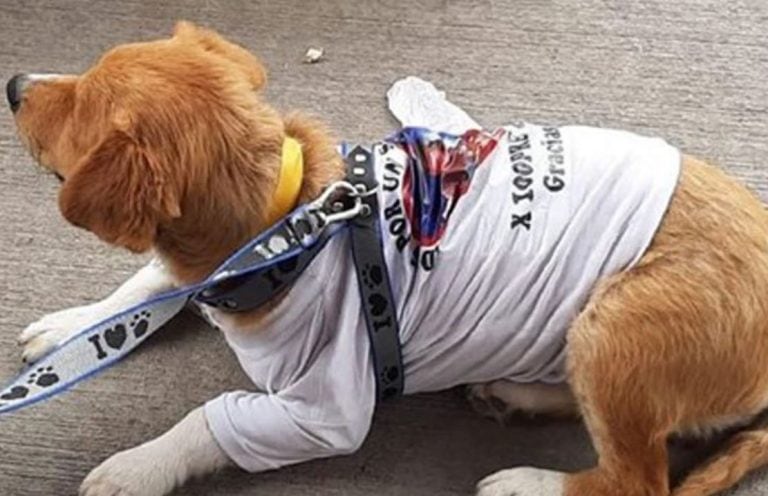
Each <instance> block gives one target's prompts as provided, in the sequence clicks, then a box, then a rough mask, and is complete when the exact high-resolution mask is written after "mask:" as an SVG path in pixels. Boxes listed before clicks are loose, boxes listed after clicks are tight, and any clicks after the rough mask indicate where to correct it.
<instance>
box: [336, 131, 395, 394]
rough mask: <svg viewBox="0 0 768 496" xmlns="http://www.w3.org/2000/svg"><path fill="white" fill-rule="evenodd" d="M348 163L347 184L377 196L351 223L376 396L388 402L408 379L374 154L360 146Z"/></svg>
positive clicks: (370, 198) (366, 200)
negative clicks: (381, 219)
mask: <svg viewBox="0 0 768 496" xmlns="http://www.w3.org/2000/svg"><path fill="white" fill-rule="evenodd" d="M346 163H347V180H348V181H349V182H351V183H352V184H353V185H354V186H355V187H356V188H357V189H358V190H360V191H361V192H373V194H367V195H365V196H364V197H363V198H362V200H363V203H364V205H366V206H367V207H368V208H366V209H364V210H363V213H362V214H361V215H358V216H357V217H355V218H354V219H352V221H351V222H350V223H351V226H352V229H351V230H350V236H351V238H352V256H353V257H354V260H355V269H356V271H357V282H358V285H359V287H360V300H361V306H362V308H363V314H364V315H365V323H366V327H367V328H368V337H369V338H370V340H371V353H372V354H373V367H374V372H375V373H376V395H377V398H378V399H379V400H385V399H388V398H392V397H394V396H398V395H400V394H402V393H403V384H404V379H405V377H404V373H403V359H402V355H401V350H400V326H399V325H398V322H397V313H396V311H397V308H396V307H395V305H394V298H393V297H392V287H391V285H390V281H389V273H388V271H387V265H386V261H385V260H384V250H383V247H382V239H381V226H380V224H379V204H378V203H379V202H378V200H377V197H376V194H375V191H376V187H377V182H376V176H375V171H374V168H373V153H372V151H371V150H367V149H365V148H363V147H361V146H356V147H355V148H353V149H352V151H350V152H349V153H348V154H347V157H346Z"/></svg>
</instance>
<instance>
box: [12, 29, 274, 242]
mask: <svg viewBox="0 0 768 496" xmlns="http://www.w3.org/2000/svg"><path fill="white" fill-rule="evenodd" d="M265 80H266V75H265V71H264V69H263V67H262V65H261V64H260V62H259V61H258V60H257V59H256V58H255V57H254V56H253V55H251V54H250V53H248V52H247V51H246V50H244V49H243V48H241V47H239V46H237V45H235V44H233V43H230V42H228V41H226V40H224V39H223V38H221V37H220V36H219V35H217V34H216V33H214V32H212V31H209V30H206V29H202V28H199V27H196V26H194V25H192V24H190V23H187V22H180V23H179V24H177V26H176V28H175V30H174V33H173V36H172V37H170V38H168V39H162V40H157V41H151V42H146V43H135V44H127V45H122V46H119V47H117V48H114V49H113V50H111V51H109V52H108V53H107V54H106V55H104V56H103V57H102V58H101V59H100V60H99V61H98V62H97V63H96V64H95V65H94V66H93V67H92V68H91V69H89V70H88V71H86V72H85V73H83V74H81V75H35V74H28V75H19V76H15V77H14V78H12V79H11V80H10V81H9V82H8V86H7V93H8V101H9V104H10V106H11V109H12V110H13V112H14V115H15V119H16V123H17V126H18V129H19V133H20V135H21V137H22V140H23V141H24V143H25V144H26V146H27V147H28V148H29V150H30V151H31V153H32V154H33V156H34V157H35V158H36V159H37V161H38V162H39V163H40V164H42V165H43V166H44V167H45V168H46V169H48V170H50V171H52V172H53V173H54V174H55V175H56V176H57V177H59V178H60V179H61V181H62V187H61V191H60V195H59V205H60V208H61V211H62V213H63V215H64V217H65V218H66V219H67V220H69V221H70V222H71V223H73V224H75V225H78V226H81V227H84V228H86V229H88V230H90V231H92V232H94V233H95V234H97V235H98V236H99V237H100V238H102V239H104V240H106V241H108V242H111V243H114V244H117V245H121V246H124V247H127V248H129V249H131V250H133V251H144V250H147V249H149V248H150V247H151V246H152V245H153V243H154V241H155V238H156V237H157V236H158V233H159V232H160V231H161V230H162V229H163V227H164V226H167V225H170V224H171V223H174V222H177V221H180V218H181V217H182V216H187V217H188V218H187V220H186V221H187V222H196V221H199V219H194V218H189V216H190V215H191V214H190V212H192V213H194V212H195V211H197V212H200V211H201V210H204V209H206V208H207V209H208V210H209V211H210V210H211V209H213V208H214V207H213V206H212V205H210V204H207V206H206V205H204V204H205V201H206V200H205V199H204V198H202V195H203V194H208V195H209V196H210V195H213V194H216V193H215V192H210V188H212V187H213V188H215V187H216V184H215V181H213V179H212V178H213V177H217V178H227V177H230V178H231V174H229V171H228V170H227V167H228V166H229V165H231V164H232V163H235V162H241V163H242V162H246V161H248V162H249V163H253V162H254V160H253V157H243V156H242V155H243V154H254V153H259V150H263V153H265V154H271V155H274V154H275V153H278V152H279V150H280V144H281V143H282V140H283V127H282V126H283V125H282V122H281V121H280V119H279V117H278V116H277V115H276V114H275V112H274V111H272V110H271V109H270V108H269V107H267V106H266V105H264V104H263V103H262V102H261V100H260V98H259V96H258V90H260V89H261V88H262V87H263V86H264V84H265ZM254 140H258V144H257V145H254ZM275 150H277V152H276V151H275ZM272 158H274V157H272ZM246 159H250V160H246ZM254 174H256V175H257V176H258V174H262V179H264V180H265V181H267V182H268V181H269V180H270V176H269V174H270V171H255V172H254ZM234 182H235V181H233V183H234ZM249 186H253V185H238V184H229V185H224V186H222V185H221V184H219V187H220V188H222V189H230V188H231V189H233V190H236V189H237V188H238V187H240V188H245V187H249ZM204 191H206V193H204ZM219 193H220V194H234V193H233V192H232V191H226V192H219ZM211 215H214V214H211V213H210V212H209V216H211ZM218 215H221V213H219V214H218Z"/></svg>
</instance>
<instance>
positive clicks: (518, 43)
mask: <svg viewBox="0 0 768 496" xmlns="http://www.w3.org/2000/svg"><path fill="white" fill-rule="evenodd" d="M183 18H185V19H191V20H195V21H199V22H201V23H204V24H206V25H208V26H211V27H213V28H216V29H218V30H220V31H221V32H222V33H225V34H226V35H227V36H229V37H231V38H233V39H235V40H237V41H239V42H241V43H242V44H244V45H245V46H247V47H249V48H251V49H252V50H254V51H256V52H257V53H258V54H259V55H261V56H262V57H263V59H264V61H265V62H266V63H267V64H268V66H269V68H270V71H271V72H270V75H271V81H270V86H269V90H268V96H269V98H270V99H271V100H272V101H273V102H274V103H276V104H277V105H278V106H280V107H281V108H289V107H299V108H304V109H308V110H312V111H314V112H316V113H318V114H320V115H322V116H323V117H324V118H325V119H326V120H327V121H328V122H329V123H330V125H331V126H333V127H334V128H335V129H337V130H338V132H339V134H340V135H341V136H344V137H346V138H349V139H355V138H357V139H373V138H377V137H380V136H382V135H383V134H384V133H386V132H387V131H389V130H390V129H391V128H392V127H393V126H394V121H393V120H392V119H391V118H390V117H389V115H388V114H387V111H386V108H385V101H384V94H385V91H386V90H387V88H388V87H389V85H390V83H391V82H392V81H394V80H395V79H397V78H399V77H402V76H405V75H409V74H415V75H419V76H421V77H424V78H426V79H430V80H433V81H434V82H435V83H436V84H437V85H438V86H439V87H442V88H443V89H445V90H446V91H447V92H448V93H449V96H450V97H451V98H452V99H453V100H454V101H456V102H457V103H459V104H460V105H461V106H463V107H464V108H466V109H467V110H468V111H469V112H470V113H471V114H472V115H474V116H476V117H477V118H478V119H479V120H480V122H483V123H485V124H487V125H495V124H501V123H504V122H507V121H508V120H510V119H513V118H516V119H529V120H533V121H537V122H550V123H584V124H593V125H602V126H613V127H621V128H628V129H632V130H635V131H639V132H642V133H648V134H657V135H662V136H665V137H667V138H668V139H669V140H670V141H671V142H672V143H674V144H676V145H678V146H680V147H681V148H683V149H684V150H686V151H687V152H689V153H693V154H697V155H699V156H702V157H705V158H708V159H710V160H712V161H714V162H716V163H719V164H722V165H723V167H725V168H727V169H728V170H730V171H731V172H732V173H733V174H734V175H736V176H738V177H739V178H741V179H742V180H744V181H746V182H747V183H749V184H750V185H751V186H752V187H753V188H755V189H756V190H758V191H759V193H760V194H761V196H762V197H763V199H768V170H767V169H766V168H765V166H764V162H763V161H764V157H765V156H766V155H768V126H766V121H767V120H768V113H767V111H768V108H767V105H768V103H767V102H768V89H766V88H767V86H766V79H767V78H768V30H766V29H765V28H766V21H767V20H768V3H766V2H764V1H762V0H760V1H759V0H732V1H729V2H721V1H718V0H676V1H675V2H670V1H667V0H637V1H633V2H630V1H625V0H548V1H545V0H514V1H512V0H510V1H506V2H504V1H490V0H468V1H462V2H460V1H451V0H428V1H422V2H409V1H404V0H403V1H398V0H387V1H373V0H356V1H353V0H335V1H318V2H302V1H300V0H287V1H280V2H274V1H272V2H270V1H267V0H259V1H244V0H243V1H224V0H199V1H193V2H186V1H182V0H165V1H163V2H158V1H148V0H123V1H120V2H112V1H109V0H68V1H54V0H36V1H25V2H19V1H15V0H14V1H12V0H2V1H0V41H2V43H1V44H0V77H2V78H3V79H6V78H8V77H10V76H11V75H12V74H13V73H15V72H17V71H27V72H34V71H56V72H78V71H82V70H83V69H85V68H86V67H88V66H89V64H90V63H91V62H93V61H94V59H95V58H96V57H98V56H99V55H100V54H101V53H102V52H103V51H104V50H106V49H107V48H109V47H110V46H112V45H114V44H117V43H123V42H128V41H135V40H139V39H148V38H155V37H160V36H167V35H168V34H169V33H170V31H171V28H172V25H173V22H174V20H176V19H183ZM310 46H320V47H323V48H325V50H326V54H327V56H326V58H325V60H324V61H323V62H321V63H320V64H317V65H311V66H310V65H304V64H302V63H301V60H302V56H303V54H304V52H305V50H306V49H307V48H308V47H310ZM56 189H57V184H56V182H55V180H53V179H51V178H50V177H49V176H45V175H42V174H40V173H39V171H38V170H37V168H36V167H35V165H34V164H33V162H32V160H31V159H30V158H29V157H28V156H27V154H26V153H25V152H24V150H22V147H21V145H20V144H19V142H18V140H17V139H16V137H15V133H14V129H13V123H12V119H11V115H10V112H9V111H7V110H5V109H4V108H0V254H1V255H0V295H2V298H0V377H10V376H11V375H12V374H13V373H14V372H15V371H17V369H18V368H19V366H20V361H19V349H18V348H17V347H16V344H15V339H16V335H17V333H18V332H19V331H20V330H21V329H22V328H23V327H24V326H25V325H26V324H27V323H29V322H31V321H33V320H35V319H36V318H38V317H40V316H41V315H43V314H44V313H47V312H50V311H53V310H57V309H60V308H63V307H67V306H71V305H77V304H82V303H85V302H89V301H92V300H94V299H96V298H99V297H100V296H102V295H104V294H105V293H107V292H108V291H109V290H110V289H111V288H112V287H114V286H115V285H117V284H118V283H119V282H120V281H121V280H122V279H124V278H125V277H126V276H128V275H129V274H130V273H131V271H132V270H134V269H135V268H137V267H138V266H139V265H140V264H141V263H142V259H140V258H137V257H134V256H131V255H129V254H128V253H125V252H122V251H116V250H113V249H110V248H108V247H106V246H103V245H102V244H100V243H99V242H97V241H96V240H95V239H94V238H93V237H92V236H91V235H89V234H88V233H85V232H81V231H78V230H76V229H74V228H72V227H70V226H67V225H66V224H65V223H64V222H63V221H62V219H61V218H60V216H59V214H58V212H57V205H56ZM767 366H768V365H767ZM237 387H246V388H247V387H248V382H247V381H246V380H245V379H244V376H243V375H242V374H241V372H240V371H239V368H238V366H237V364H236V363H235V360H234V358H233V356H232V355H231V353H230V352H229V351H228V349H227V348H226V346H225V345H224V343H223V340H222V339H221V338H220V336H218V335H217V333H216V332H214V331H212V330H211V329H209V328H208V327H207V326H205V325H204V324H203V323H202V322H200V321H198V320H197V319H196V318H195V317H193V316H190V315H185V316H181V317H179V318H178V319H177V320H175V321H174V322H172V323H171V324H170V326H169V327H168V328H167V329H166V330H164V331H163V332H161V333H160V335H158V336H157V337H155V338H153V339H152V340H151V341H150V342H149V343H148V344H147V345H146V346H145V347H144V348H143V349H141V350H140V351H139V352H137V353H136V354H135V355H134V356H131V357H130V358H128V359H127V360H126V361H125V362H124V363H122V364H121V365H119V366H117V367H116V368H113V369H111V370H109V371H107V372H106V373H104V374H103V375H101V376H99V377H97V378H94V379H92V380H91V381H89V382H87V383H86V384H83V385H82V386H80V387H78V388H77V389H75V390H74V391H72V392H70V393H68V394H66V395H63V396H61V397H60V398H56V399H53V400H51V401H49V402H47V403H45V404H43V405H39V406H36V407H34V408H31V409H29V410H28V411H23V412H20V413H17V414H14V415H11V416H8V417H7V418H2V419H0V495H1V496H17V495H24V496H38V495H39V496H52V495H56V496H59V495H70V494H74V493H75V491H76V488H77V486H78V483H79V481H80V480H81V479H82V478H83V477H84V476H85V475H86V473H87V472H88V471H89V470H90V469H91V468H92V467H94V466H95V465H96V464H98V463H99V462H100V461H101V460H103V459H104V458H105V457H107V456H108V455H110V454H111V453H113V452H115V451H117V450H120V449H124V448H127V447H130V446H133V445H135V444H137V443H141V442H143V441H145V440H147V439H150V438H152V437H154V436H157V435H158V434H160V433H162V432H163V431H164V430H166V429H167V428H169V427H170V426H171V425H173V424H174V423H175V422H176V421H177V420H178V419H180V418H181V417H182V416H183V415H184V413H185V412H187V411H188V410H190V409H192V408H194V407H195V406H197V405H199V404H201V403H202V402H204V401H206V400H207V399H209V398H212V397H213V396H215V395H217V394H218V393H220V392H223V391H225V390H228V389H233V388H237ZM710 448H711V446H710V447H704V446H694V447H687V448H682V449H676V450H675V460H676V466H678V467H685V466H688V465H689V464H690V460H692V459H695V458H697V457H700V456H703V455H704V454H706V452H707V450H708V449H710ZM593 460H594V455H593V452H592V449H591V448H590V444H589V440H588V438H587V436H586V434H585V432H584V430H583V429H582V427H580V426H579V424H578V423H572V422H531V421H525V420H521V421H519V422H516V423H514V424H513V425H511V426H509V427H506V428H503V427H500V426H497V425H495V424H493V423H491V422H489V421H486V420H483V419H481V418H478V417H477V416H476V415H475V414H474V413H473V412H471V411H470V409H469V408H468V406H467V405H466V404H465V403H464V401H463V400H462V398H461V394H460V393H459V392H448V393H444V394H437V395H425V396H420V397H414V398H408V399H405V400H402V401H399V402H396V403H394V404H391V405H386V406H383V407H381V408H380V410H379V411H378V412H377V414H376V420H375V423H374V427H373V430H372V432H371V434H370V437H369V439H368V441H367V442H366V443H365V445H364V447H363V449H362V450H361V451H360V452H359V453H357V454H355V455H353V456H349V457H346V458H338V459H333V460H327V461H317V462H313V463H308V464H305V465H301V466H296V467H293V468H289V469H285V470H281V471H279V472H275V473H269V474H262V475H247V474H244V473H240V472H238V471H235V470H231V471H227V472H225V473H223V474H220V475H218V476H216V477H214V478H212V479H208V480H205V481H201V482H196V483H194V484H192V485H190V487H187V488H185V489H183V490H181V491H179V492H178V494H187V495H220V496H224V495H227V496H236V495H263V494H272V495H281V494H292V495H302V494H306V495H329V496H330V495H348V496H355V495H361V496H362V495H370V494H375V495H382V496H384V495H398V496H401V495H430V496H444V495H469V494H472V487H473V484H474V482H475V481H476V480H477V479H478V478H480V477H482V476H483V475H485V474H487V473H489V472H492V471H494V470H497V469H499V468H502V467H509V466H515V465H537V466H542V467H549V468H557V469H565V470H576V469H581V468H585V467H588V466H590V465H591V464H592V463H593ZM678 470H679V469H678ZM731 494H734V495H739V496H748V495H753V496H754V495H761V494H768V475H766V473H762V474H757V475H754V476H752V477H751V478H749V480H747V481H746V482H745V483H743V484H742V485H741V486H740V488H738V489H737V490H736V491H735V492H734V493H731ZM585 496H588V495H585Z"/></svg>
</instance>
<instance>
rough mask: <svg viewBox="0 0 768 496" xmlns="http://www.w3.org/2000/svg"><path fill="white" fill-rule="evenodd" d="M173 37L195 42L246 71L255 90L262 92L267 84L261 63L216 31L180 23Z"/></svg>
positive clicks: (185, 22) (177, 24)
mask: <svg viewBox="0 0 768 496" xmlns="http://www.w3.org/2000/svg"><path fill="white" fill-rule="evenodd" d="M173 36H174V37H175V38H178V39H181V40H189V41H193V42H195V43H197V44H198V45H199V46H201V47H202V48H203V49H204V50H206V51H208V52H212V53H215V54H217V55H221V56H222V57H224V58H226V59H227V60H229V61H230V62H233V63H235V64H236V65H237V66H238V67H240V68H241V69H242V70H244V71H245V73H246V75H247V76H248V78H249V80H250V82H251V85H253V88H254V89H257V90H260V89H262V88H264V85H266V84H267V71H266V69H264V65H263V64H262V63H261V61H260V60H259V59H258V58H256V56H255V55H253V54H252V53H251V52H249V51H248V50H246V49H245V48H243V47H241V46H240V45H237V44H235V43H232V42H230V41H227V40H225V39H224V38H223V37H222V36H221V35H219V34H218V33H216V32H215V31H212V30H210V29H205V28H201V27H199V26H196V25H195V24H192V23H191V22H189V21H179V22H177V23H176V26H175V27H174V29H173Z"/></svg>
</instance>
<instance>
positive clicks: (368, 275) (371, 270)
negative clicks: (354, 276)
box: [362, 264, 384, 289]
mask: <svg viewBox="0 0 768 496" xmlns="http://www.w3.org/2000/svg"><path fill="white" fill-rule="evenodd" d="M362 276H363V284H365V285H366V286H367V287H368V289H374V288H376V287H377V286H379V285H380V284H381V283H382V282H384V271H383V270H382V269H381V267H380V266H378V265H371V264H365V267H363V272H362Z"/></svg>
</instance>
